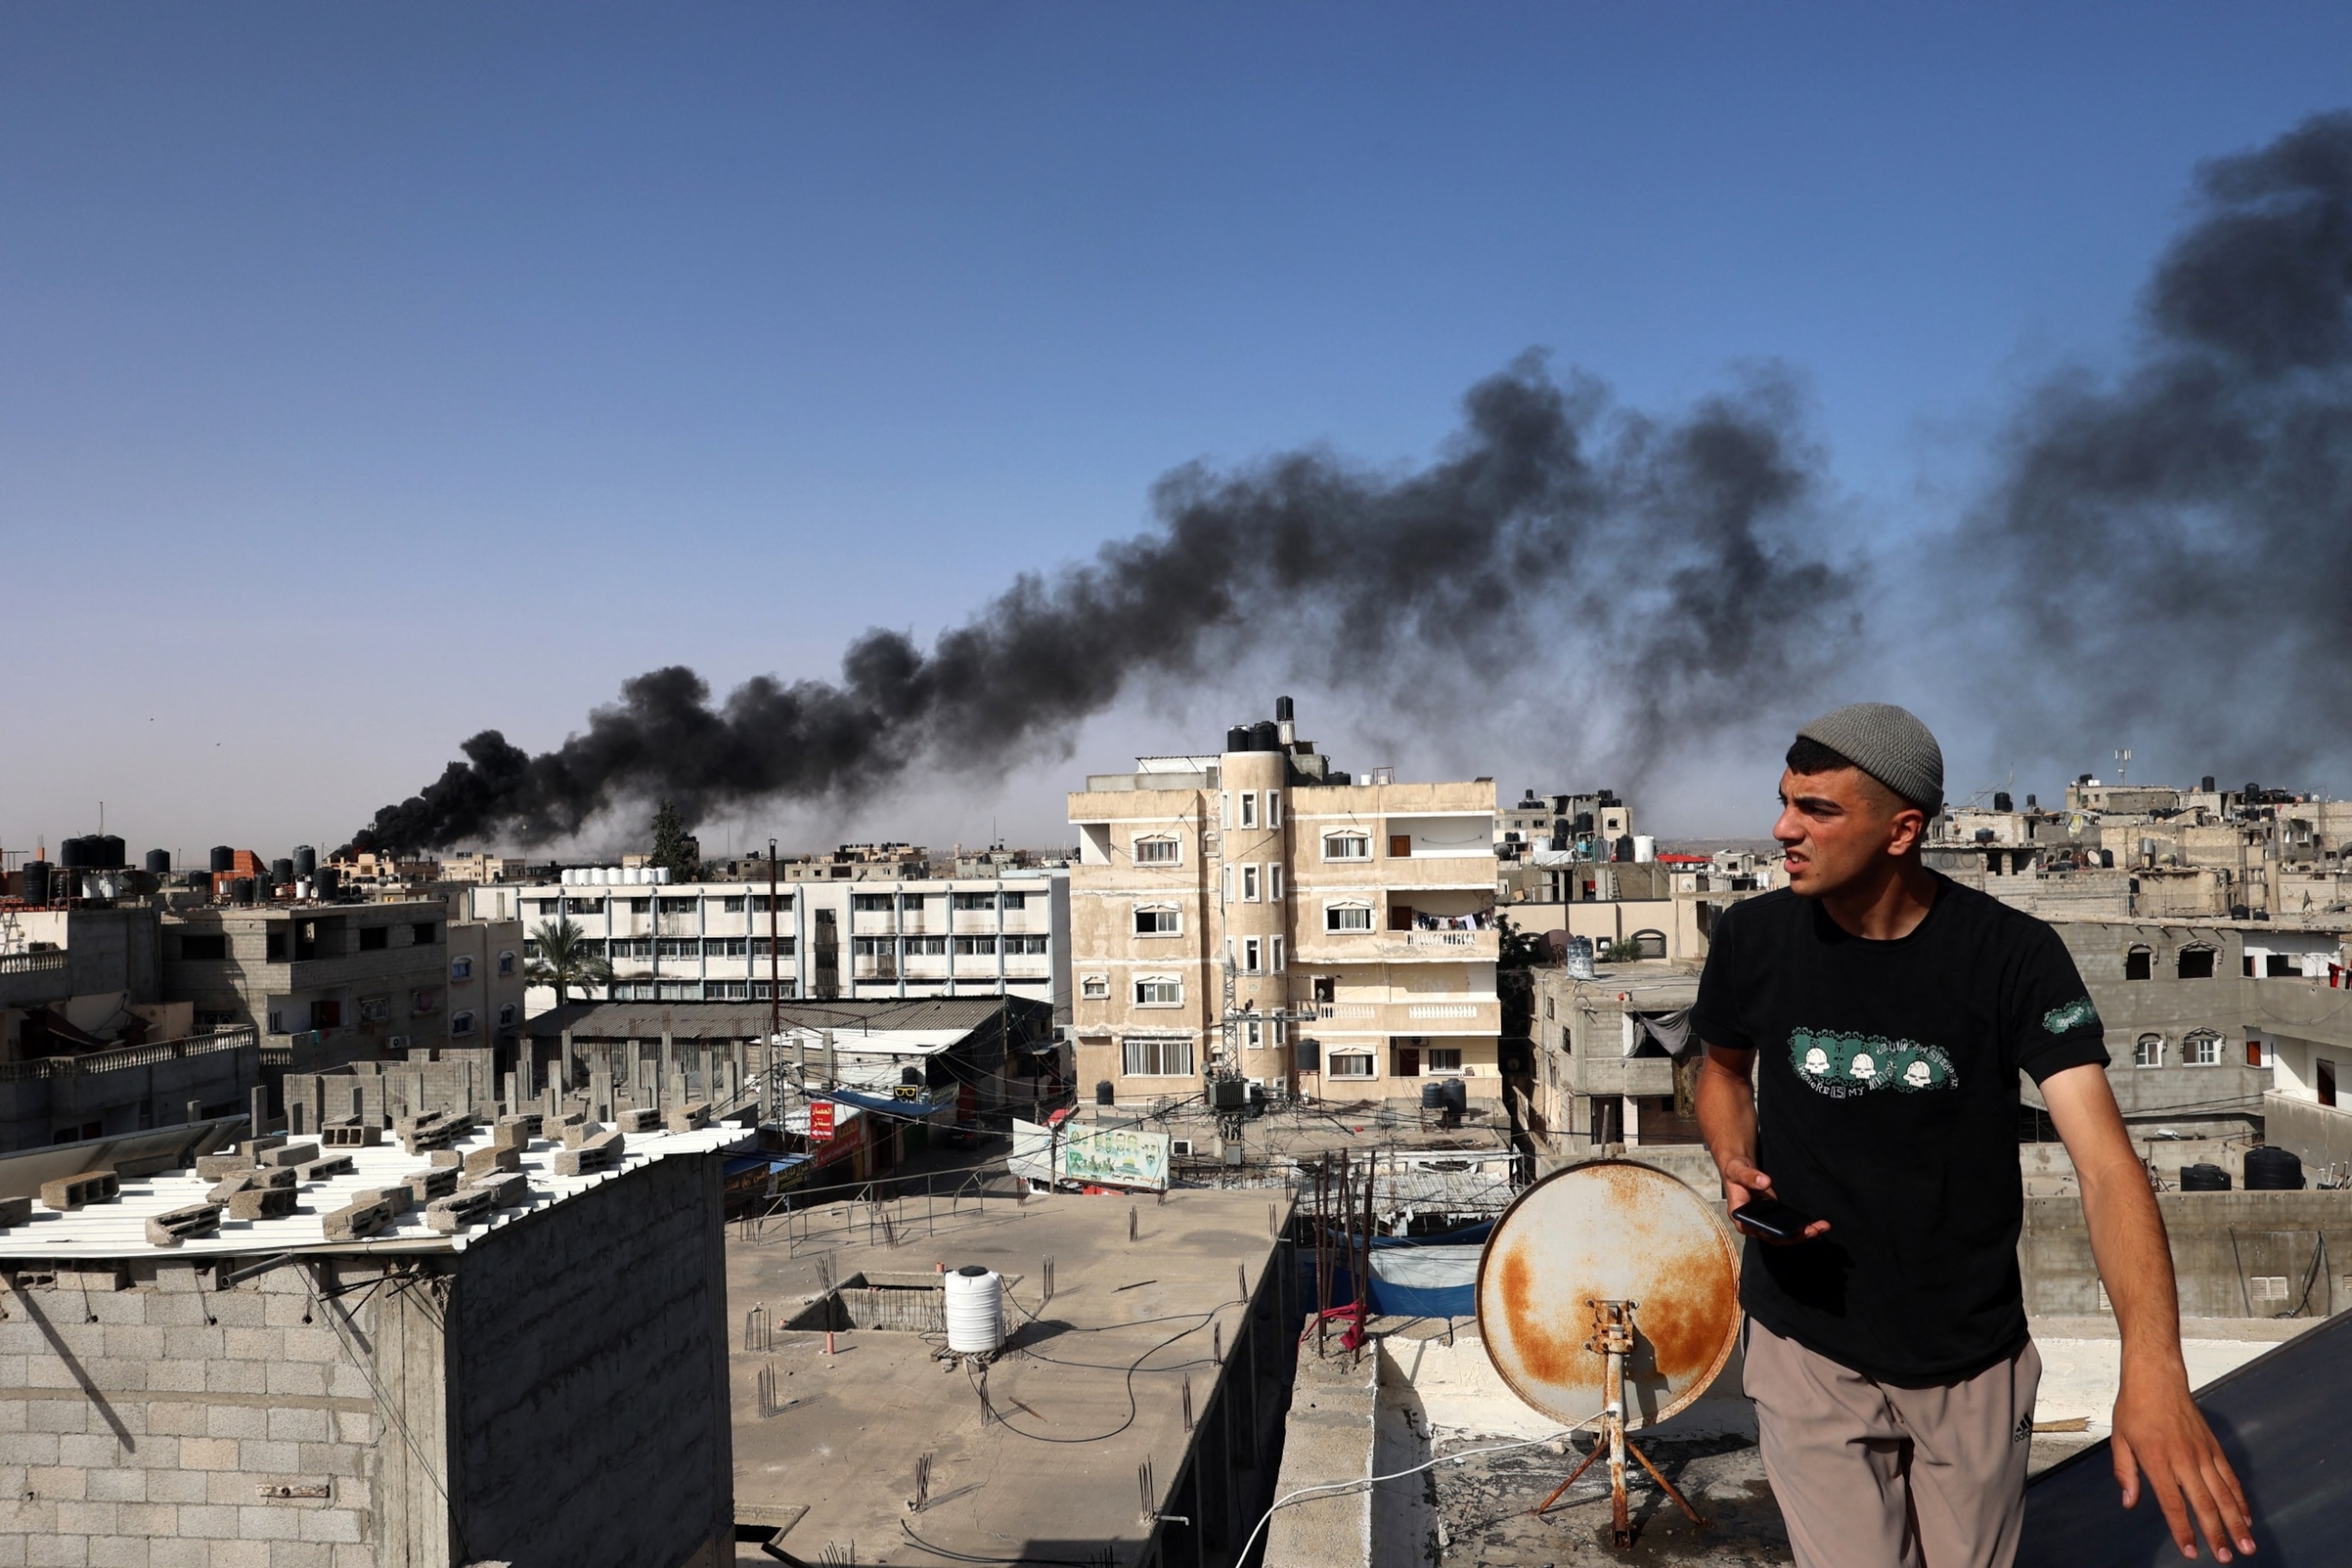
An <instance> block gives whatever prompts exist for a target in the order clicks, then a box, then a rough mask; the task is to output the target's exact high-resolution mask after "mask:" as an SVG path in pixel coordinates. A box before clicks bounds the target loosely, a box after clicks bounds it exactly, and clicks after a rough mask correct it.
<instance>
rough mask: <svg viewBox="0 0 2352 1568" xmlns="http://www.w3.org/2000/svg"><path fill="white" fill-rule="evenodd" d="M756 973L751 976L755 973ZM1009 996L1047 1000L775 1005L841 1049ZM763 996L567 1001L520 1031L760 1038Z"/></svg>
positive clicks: (971, 1021)
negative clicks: (830, 1035) (866, 1036)
mask: <svg viewBox="0 0 2352 1568" xmlns="http://www.w3.org/2000/svg"><path fill="white" fill-rule="evenodd" d="M755 978H756V976H755ZM1008 1004H1010V1005H1012V1006H1013V1008H1014V1009H1015V1010H1016V1011H1026V1010H1029V1009H1034V1008H1041V1007H1045V1006H1048V1005H1049V1004H1047V1003H1044V1002H1041V1001H1038V1000H1037V999H1036V998H1034V997H1025V996H1021V995H1017V994H1016V995H1010V996H993V995H991V996H907V997H887V998H880V999H875V1000H859V999H855V998H848V997H844V998H840V999H836V1000H831V1001H794V1000H792V999H790V998H787V999H786V1000H785V1001H784V1003H783V1004H782V1007H781V1009H780V1012H781V1014H782V1021H783V1026H784V1027H785V1028H787V1029H831V1030H832V1031H833V1032H834V1034H835V1043H836V1044H837V1045H839V1046H840V1047H841V1048H842V1049H844V1050H849V1049H852V1048H854V1047H853V1046H852V1045H851V1041H852V1040H853V1039H855V1038H856V1037H857V1036H858V1035H860V1034H861V1033H866V1032H871V1033H874V1034H877V1035H878V1034H883V1033H887V1032H891V1031H897V1030H905V1029H926V1030H928V1029H953V1030H957V1031H959V1032H960V1033H961V1034H970V1033H971V1031H973V1030H975V1029H978V1028H982V1027H983V1026H987V1025H990V1024H992V1023H994V1022H995V1021H996V1016H997V1014H998V1013H1000V1012H1002V1011H1003V1009H1004V1008H1005V1006H1006V1005H1008ZM768 1024H769V1013H768V1004H766V1003H765V1002H567V1003H565V1004H564V1005H562V1006H561V1007H551V1008H549V1009H548V1010H547V1011H546V1012H544V1013H540V1014H536V1015H534V1016H531V1017H530V1018H529V1019H527V1020H525V1021H524V1023H523V1026H522V1028H523V1033H525V1034H527V1035H530V1036H531V1037H534V1038H538V1039H553V1038H555V1037H557V1036H559V1035H561V1034H562V1033H563V1031H564V1030H566V1029H569V1030H571V1031H572V1034H573V1035H574V1036H576V1037H583V1038H592V1039H637V1040H657V1039H659V1038H661V1037H662V1035H663V1033H664V1032H665V1031H667V1033H669V1034H671V1035H673V1036H675V1037H677V1038H678V1039H722V1040H736V1039H761V1038H765V1037H766V1036H767V1033H768Z"/></svg>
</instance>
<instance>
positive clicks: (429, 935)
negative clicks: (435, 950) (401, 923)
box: [408, 921, 441, 947]
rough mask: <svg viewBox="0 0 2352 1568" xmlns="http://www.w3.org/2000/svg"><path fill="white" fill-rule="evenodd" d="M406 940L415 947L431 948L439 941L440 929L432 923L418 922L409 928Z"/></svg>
mask: <svg viewBox="0 0 2352 1568" xmlns="http://www.w3.org/2000/svg"><path fill="white" fill-rule="evenodd" d="M408 940H409V942H411V943H412V944H414V945H415V946H417V947H431V946H432V945H433V944H434V943H435V942H439V941H440V940H441V928H440V926H438V925H437V924H436V923H435V922H433V921H417V922H416V924H415V926H413V927H411V928H410V931H409V939H408Z"/></svg>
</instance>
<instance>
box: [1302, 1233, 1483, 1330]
mask: <svg viewBox="0 0 2352 1568" xmlns="http://www.w3.org/2000/svg"><path fill="white" fill-rule="evenodd" d="M1494 1228H1495V1222H1494V1221H1493V1220H1482V1221H1480V1222H1479V1223H1478V1224H1476V1225H1471V1226H1463V1227H1462V1228H1461V1229H1460V1230H1449V1231H1447V1232H1445V1233H1444V1235H1442V1236H1376V1237H1372V1284H1371V1308H1372V1310H1373V1312H1375V1313H1376V1314H1379V1315H1381V1316H1386V1317H1400V1318H1475V1317H1476V1316H1477V1315H1478V1300H1477V1297H1478V1255H1479V1253H1480V1252H1482V1251H1484V1250H1485V1248H1486V1237H1488V1236H1489V1235H1490V1234H1492V1233H1493V1231H1494ZM1298 1264H1299V1281H1300V1285H1301V1290H1300V1299H1301V1300H1306V1301H1308V1302H1312V1301H1313V1300H1315V1254H1314V1252H1313V1250H1312V1249H1311V1248H1303V1249H1301V1251H1300V1252H1299V1254H1298ZM1355 1299H1356V1288H1355V1281H1354V1278H1353V1273H1352V1271H1351V1270H1350V1269H1349V1268H1348V1266H1347V1265H1346V1263H1345V1262H1344V1261H1343V1262H1341V1263H1340V1264H1339V1267H1337V1268H1334V1269H1333V1270H1332V1277H1331V1300H1329V1302H1328V1303H1327V1304H1328V1305H1329V1306H1333V1307H1344V1306H1346V1305H1347V1304H1348V1303H1349V1302H1350V1301H1352V1300H1355Z"/></svg>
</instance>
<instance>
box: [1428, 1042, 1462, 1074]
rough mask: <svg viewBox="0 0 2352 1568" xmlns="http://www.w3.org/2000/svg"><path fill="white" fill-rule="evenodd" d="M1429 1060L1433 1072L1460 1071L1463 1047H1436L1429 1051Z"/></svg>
mask: <svg viewBox="0 0 2352 1568" xmlns="http://www.w3.org/2000/svg"><path fill="white" fill-rule="evenodd" d="M1427 1060H1428V1063H1429V1070H1430V1071H1432V1072H1460V1071H1461V1070H1462V1047H1459V1046H1439V1047H1433V1048H1432V1049H1431V1050H1430V1051H1429V1052H1428V1053H1427Z"/></svg>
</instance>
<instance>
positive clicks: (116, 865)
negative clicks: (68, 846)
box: [89, 833, 129, 871]
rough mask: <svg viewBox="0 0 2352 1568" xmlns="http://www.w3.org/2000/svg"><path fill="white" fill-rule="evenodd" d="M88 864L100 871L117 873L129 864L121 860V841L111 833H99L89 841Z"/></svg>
mask: <svg viewBox="0 0 2352 1568" xmlns="http://www.w3.org/2000/svg"><path fill="white" fill-rule="evenodd" d="M89 847H90V854H91V857H92V858H91V861H90V864H92V865H94V866H96V867H98V868H100V870H105V871H118V870H121V868H123V867H125V866H127V865H128V864H129V862H128V861H126V860H125V859H124V858H122V840H121V837H118V836H117V835H115V834H111V833H101V834H100V835H99V836H98V837H95V838H93V839H91V840H90V841H89Z"/></svg>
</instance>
